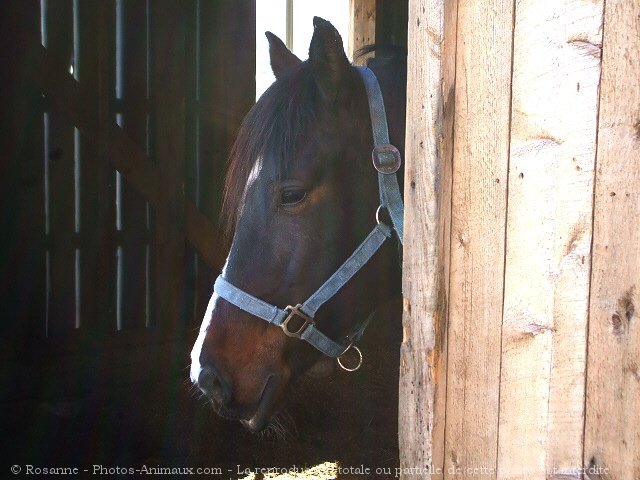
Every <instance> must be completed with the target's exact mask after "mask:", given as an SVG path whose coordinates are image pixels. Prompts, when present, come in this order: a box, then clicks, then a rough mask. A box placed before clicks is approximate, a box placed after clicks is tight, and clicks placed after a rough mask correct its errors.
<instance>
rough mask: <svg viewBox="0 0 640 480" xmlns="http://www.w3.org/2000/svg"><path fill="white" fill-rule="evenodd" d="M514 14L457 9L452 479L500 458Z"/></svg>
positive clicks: (449, 428)
mask: <svg viewBox="0 0 640 480" xmlns="http://www.w3.org/2000/svg"><path fill="white" fill-rule="evenodd" d="M513 8H514V2H513V1H512V0H486V1H482V2H459V4H458V26H457V38H458V41H457V49H456V50H457V54H456V86H455V126H454V142H455V143H454V158H453V187H452V202H451V208H452V211H451V219H452V225H451V251H450V255H451V274H450V286H449V288H450V293H449V331H448V373H447V407H446V408H447V418H446V422H447V425H446V446H445V456H444V457H445V471H446V472H449V477H447V478H454V477H455V478H476V475H475V474H474V472H473V471H471V472H469V471H467V470H466V468H467V467H471V468H487V469H495V467H496V460H497V458H496V453H497V447H498V411H499V380H500V350H501V349H500V334H501V327H502V298H503V295H502V293H503V287H504V277H503V273H504V248H505V246H504V237H505V223H506V207H507V166H508V157H509V116H510V103H511V46H512V36H513ZM409 43H412V42H409ZM434 54H435V52H434ZM451 472H453V473H451ZM481 476H482V477H484V475H481ZM488 478H491V476H488Z"/></svg>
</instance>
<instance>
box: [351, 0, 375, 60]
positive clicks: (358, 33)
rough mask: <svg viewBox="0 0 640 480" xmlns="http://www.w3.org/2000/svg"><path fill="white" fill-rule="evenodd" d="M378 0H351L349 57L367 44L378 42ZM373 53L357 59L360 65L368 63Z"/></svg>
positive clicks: (352, 57) (352, 58) (352, 56)
mask: <svg viewBox="0 0 640 480" xmlns="http://www.w3.org/2000/svg"><path fill="white" fill-rule="evenodd" d="M376 3H377V2H376V0H350V4H349V11H350V15H349V59H351V60H353V61H355V60H356V59H354V56H355V55H356V53H357V52H358V50H360V49H361V48H362V47H364V46H365V45H373V44H374V43H376ZM371 56H372V54H369V55H366V56H364V57H361V58H360V59H358V60H357V61H355V63H356V64H358V65H366V63H367V62H366V60H367V59H368V58H370V57H371Z"/></svg>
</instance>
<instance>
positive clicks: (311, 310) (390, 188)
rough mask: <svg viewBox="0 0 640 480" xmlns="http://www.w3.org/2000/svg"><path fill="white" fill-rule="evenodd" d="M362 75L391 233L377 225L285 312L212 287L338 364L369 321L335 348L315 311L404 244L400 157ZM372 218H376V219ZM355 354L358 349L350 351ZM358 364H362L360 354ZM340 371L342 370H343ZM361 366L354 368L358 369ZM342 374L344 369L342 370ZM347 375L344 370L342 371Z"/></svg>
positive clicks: (220, 283) (230, 288) (378, 96)
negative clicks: (390, 245)
mask: <svg viewBox="0 0 640 480" xmlns="http://www.w3.org/2000/svg"><path fill="white" fill-rule="evenodd" d="M356 68H357V69H358V72H359V73H360V75H361V77H362V79H363V81H364V84H365V88H366V92H367V98H368V100H369V112H370V115H371V124H372V129H373V140H374V150H373V153H372V158H373V164H374V166H375V167H376V170H378V188H379V192H380V207H379V209H378V210H380V208H386V209H387V211H388V212H389V216H390V217H391V221H392V225H393V228H391V227H389V226H387V225H385V224H384V223H382V222H380V221H379V219H378V224H377V225H376V226H375V227H374V228H373V230H372V231H371V233H370V234H369V235H368V236H367V238H365V239H364V241H363V242H362V243H361V244H360V245H359V246H358V248H356V250H355V251H354V252H353V254H352V255H351V256H350V257H349V258H348V259H347V260H346V261H345V262H344V263H343V264H342V265H341V266H340V267H339V268H338V270H336V272H335V273H334V274H333V275H331V277H329V279H328V280H327V281H326V282H324V283H323V284H322V286H321V287H320V288H318V290H316V291H315V293H313V295H311V296H310V297H309V298H308V299H307V300H306V301H305V302H304V303H302V304H297V305H296V306H291V305H290V306H288V307H287V308H285V309H281V308H278V307H276V306H275V305H271V304H270V303H267V302H265V301H263V300H260V299H259V298H256V297H254V296H253V295H251V294H249V293H247V292H245V291H244V290H242V289H240V288H238V287H236V286H235V285H232V284H231V283H229V282H228V281H227V280H225V279H224V278H222V275H220V276H219V277H218V278H217V279H216V283H215V285H214V291H215V293H216V294H217V295H218V296H220V297H221V298H224V299H225V300H226V301H228V302H229V303H232V304H233V305H235V306H236V307H238V308H240V309H241V310H244V311H245V312H247V313H250V314H252V315H254V316H256V317H259V318H261V319H263V320H265V321H267V322H269V323H271V324H273V325H277V326H279V327H280V328H282V330H283V331H284V333H285V334H286V335H288V336H290V337H294V338H298V339H301V340H305V341H307V342H308V343H310V344H311V345H313V346H314V347H315V348H316V349H318V350H319V351H321V352H322V353H324V354H325V355H327V356H329V357H334V358H338V360H339V358H340V357H341V356H342V355H344V354H345V353H346V352H347V350H349V349H350V348H351V347H352V345H353V344H354V343H355V342H357V341H358V340H360V337H362V334H363V333H364V330H365V328H366V327H367V325H368V319H366V320H365V321H363V322H360V323H359V324H358V325H357V326H356V328H355V329H354V330H353V332H352V333H351V334H350V335H347V336H346V337H345V338H344V339H343V340H342V341H341V342H336V341H334V340H332V339H330V338H329V337H327V336H326V335H325V334H323V333H322V332H321V331H320V330H318V328H316V325H315V322H314V317H315V315H316V313H317V311H318V309H319V308H320V307H321V306H322V305H323V304H325V303H326V302H327V301H328V300H330V299H331V298H332V297H333V296H334V295H335V294H336V293H338V291H339V290H340V289H341V288H342V287H343V286H344V285H345V284H346V283H347V282H348V281H349V280H350V279H351V278H352V277H353V276H354V275H355V274H356V273H357V272H358V271H359V270H360V269H361V268H362V267H363V266H364V265H365V264H366V263H367V262H368V261H369V260H370V259H371V257H373V255H374V254H375V253H376V252H377V251H378V249H379V248H380V247H381V246H382V244H383V243H384V242H385V241H386V240H387V239H388V238H391V237H392V236H393V230H395V231H396V234H397V235H398V239H399V240H400V242H401V243H402V240H403V231H404V223H403V215H404V207H403V204H402V196H401V194H400V187H399V185H398V179H397V177H396V171H397V170H398V169H399V168H400V163H401V159H400V153H399V152H398V150H397V149H396V148H395V147H394V146H393V145H390V144H389V130H388V127H387V115H386V112H385V108H384V101H383V99H382V93H381V91H380V86H379V84H378V80H377V78H376V76H375V75H374V73H373V72H372V71H371V70H370V69H369V68H367V67H356ZM377 213H378V212H376V216H377ZM353 348H356V347H353ZM358 354H359V355H360V363H361V362H362V354H361V353H360V351H359V350H358ZM341 366H342V364H341ZM359 366H360V364H358V366H357V367H356V368H354V369H353V370H355V369H357V368H358V367H359ZM343 368H345V367H344V366H343ZM345 369H346V368H345Z"/></svg>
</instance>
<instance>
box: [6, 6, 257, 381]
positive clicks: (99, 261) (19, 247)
mask: <svg viewBox="0 0 640 480" xmlns="http://www.w3.org/2000/svg"><path fill="white" fill-rule="evenodd" d="M2 13H3V15H2V17H3V19H2V26H3V29H2V30H3V37H2V42H3V47H5V48H4V50H3V51H4V52H7V55H4V56H3V59H2V60H1V61H2V71H3V76H2V86H3V88H2V90H3V100H6V103H4V104H3V109H4V108H6V115H5V114H4V113H3V115H2V117H3V124H2V126H3V137H2V146H3V150H4V152H6V155H5V158H6V160H5V161H3V162H2V174H3V175H2V179H1V180H0V181H1V182H2V202H3V212H2V227H3V231H5V232H7V235H6V236H4V237H3V245H2V246H3V248H2V253H1V254H0V259H1V262H0V272H1V281H2V283H1V285H0V287H2V300H3V301H2V304H3V305H4V306H5V307H4V308H5V312H6V315H4V314H3V324H2V333H3V335H2V339H3V346H6V347H7V348H3V349H2V350H3V355H5V356H6V358H7V360H8V362H10V363H7V364H6V365H9V366H8V367H7V373H8V374H9V375H15V376H16V378H18V377H25V376H26V377H28V378H30V379H31V378H36V377H37V376H38V375H31V374H30V375H25V368H31V367H34V368H35V369H36V370H37V369H38V364H40V365H41V366H42V367H43V368H47V367H49V366H51V365H53V364H55V363H56V362H53V361H52V359H53V358H59V355H58V354H59V353H61V352H67V353H74V355H76V354H77V355H79V356H78V357H74V358H76V360H75V361H73V362H71V364H74V362H75V364H76V365H77V367H78V369H79V370H85V371H86V370H89V367H90V366H91V365H92V364H89V365H88V364H87V363H86V362H87V357H89V358H90V359H95V358H101V359H99V360H90V361H94V362H98V363H101V364H103V365H106V366H109V365H110V362H111V360H110V359H111V358H112V357H114V358H115V357H117V356H118V355H115V354H111V353H106V352H108V351H110V349H112V348H113V347H114V346H122V347H123V348H125V350H126V349H130V350H135V349H136V348H138V347H140V346H144V347H150V346H153V345H156V346H158V347H157V348H156V347H153V348H155V349H156V353H154V354H152V357H153V355H156V354H158V355H159V353H158V352H161V351H163V347H161V345H164V344H167V343H172V342H173V341H174V339H175V338H181V337H183V336H184V335H185V334H186V332H187V330H188V328H190V326H192V325H197V324H199V322H200V320H201V316H202V314H203V312H204V308H205V306H206V302H207V300H208V296H209V294H210V292H211V288H212V287H211V285H212V280H213V274H212V272H213V271H218V269H219V268H220V266H221V264H222V261H223V259H224V257H225V256H226V246H225V244H224V241H223V239H222V237H221V235H220V233H218V230H217V226H216V223H217V218H218V214H219V207H220V197H221V190H222V188H221V186H222V182H223V177H224V170H225V162H226V157H227V153H228V151H229V149H230V145H231V142H232V141H233V138H234V136H235V132H236V131H237V129H238V127H239V125H240V122H241V121H242V118H243V117H244V115H245V114H246V112H247V111H248V110H249V108H250V107H251V105H252V104H253V96H254V92H255V80H254V78H255V46H254V45H255V1H253V0H247V1H242V2H237V1H231V0H229V1H216V2H206V1H203V0H181V1H156V0H154V1H151V0H24V1H23V0H20V1H17V0H16V1H10V2H4V3H3V6H2ZM5 106H6V107H5ZM3 111H4V110H3ZM132 345H133V347H131V348H130V346H132ZM164 351H166V349H165V350H164ZM26 352H29V356H28V357H27V358H28V359H29V362H27V363H30V365H28V366H25V361H24V358H25V353H26ZM96 352H98V354H96ZM99 352H103V353H104V357H100V353H99ZM120 356H121V357H123V360H122V364H123V366H126V363H127V360H126V358H124V357H126V355H124V356H123V355H120ZM160 356H161V355H160ZM165 357H166V355H165ZM153 358H155V357H153ZM108 359H109V360H108ZM141 363H144V361H143V362H141ZM68 366H69V362H67V363H66V364H65V367H64V368H63V367H61V369H60V371H61V372H63V371H65V368H67V367H68ZM94 366H95V365H94ZM145 368H159V367H150V366H149V365H140V369H141V370H144V369H145ZM48 375H49V376H50V373H49V374H48ZM132 375H134V376H135V375H136V374H135V373H133V374H132ZM68 376H70V375H62V377H68ZM71 376H72V375H71ZM45 377H46V375H45ZM24 383H25V382H22V381H21V382H16V384H17V385H24ZM27 383H28V382H27ZM62 383H64V379H63V380H62ZM63 390H64V389H63Z"/></svg>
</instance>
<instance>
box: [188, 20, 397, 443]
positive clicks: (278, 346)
mask: <svg viewBox="0 0 640 480" xmlns="http://www.w3.org/2000/svg"><path fill="white" fill-rule="evenodd" d="M267 38H268V40H269V44H270V57H271V66H272V69H273V72H274V74H275V76H276V81H275V82H274V83H273V85H271V87H270V88H269V89H268V90H267V91H266V92H265V93H264V94H263V95H262V97H261V98H260V99H259V100H258V102H257V103H256V104H255V105H254V107H253V108H252V109H251V111H250V112H249V113H248V115H247V117H246V118H245V120H244V122H243V124H242V127H241V129H240V132H239V134H238V137H237V139H236V142H235V145H234V148H233V150H232V152H231V157H230V161H229V168H228V173H227V178H226V185H225V198H224V206H223V219H224V221H225V223H226V225H227V227H228V229H229V231H230V232H233V240H232V243H231V248H230V252H229V256H228V258H227V260H226V263H225V266H224V269H223V272H222V275H221V278H223V279H224V282H226V283H228V284H229V285H232V286H233V287H232V288H234V289H235V290H233V291H232V292H231V294H229V295H226V296H225V295H222V294H219V292H218V293H216V292H214V293H213V295H212V296H211V299H210V301H209V305H208V308H207V311H206V314H205V317H204V320H203V323H202V327H201V329H200V334H199V336H198V339H197V341H196V343H195V345H194V348H193V351H192V353H191V358H192V365H191V378H192V381H194V382H195V383H197V384H198V386H199V387H200V389H201V390H202V391H203V392H204V393H205V394H206V395H207V397H208V398H209V399H210V400H211V402H212V404H213V406H214V408H215V409H216V411H217V412H218V413H219V414H220V415H222V416H224V417H227V418H232V419H237V420H240V421H242V423H243V424H244V425H245V426H247V427H248V428H249V429H251V430H254V431H257V430H261V429H262V428H264V427H265V426H266V425H267V424H268V423H269V421H270V420H271V418H272V417H273V416H274V415H275V414H276V413H277V412H278V410H279V409H280V408H281V407H282V405H283V404H284V402H285V399H286V397H287V395H288V392H289V390H290V388H291V386H292V385H293V384H294V383H295V381H296V379H297V378H299V377H300V375H302V374H303V373H305V372H307V371H309V370H310V369H312V367H313V366H314V365H317V364H318V363H319V362H323V361H324V360H325V359H326V358H327V357H325V356H324V355H323V354H322V353H321V352H320V351H319V350H318V349H317V348H314V346H312V345H311V344H309V343H308V342H305V341H301V340H300V338H296V335H292V336H289V335H285V334H284V333H283V328H280V327H279V326H277V325H274V324H272V323H269V322H265V321H264V319H263V318H258V317H257V316H256V315H255V314H253V313H251V309H250V308H249V309H248V308H240V307H239V306H238V305H237V304H236V303H237V302H236V303H234V302H233V301H230V300H229V299H230V298H232V297H233V295H235V294H236V293H237V294H238V295H240V296H242V295H243V292H246V294H247V295H249V296H250V297H251V298H253V299H259V300H247V301H248V302H249V303H251V302H254V303H255V302H258V303H260V302H264V303H265V304H266V305H268V306H278V307H279V308H280V309H283V308H284V307H285V306H287V305H296V304H299V303H302V302H303V301H304V300H305V299H307V298H309V297H310V295H312V294H313V293H314V292H315V291H316V290H317V289H318V287H319V286H320V285H322V284H323V283H324V282H325V281H326V280H327V279H328V278H330V277H331V276H332V275H333V274H334V272H336V270H337V269H338V268H339V267H340V266H341V265H342V264H343V262H345V260H346V259H348V258H349V257H350V256H351V255H352V253H353V252H354V250H355V249H357V248H358V246H359V245H360V244H361V242H362V241H363V239H365V237H367V235H368V234H369V232H370V231H372V229H374V227H375V225H376V218H375V217H376V215H375V213H376V209H377V207H378V205H379V198H378V177H377V172H376V170H375V169H374V168H373V166H372V162H371V152H372V149H373V148H374V143H373V136H372V127H371V120H370V113H369V105H368V99H367V93H366V91H365V86H364V83H363V80H362V78H361V76H360V75H359V73H358V71H357V70H356V68H354V67H352V66H351V65H350V64H349V61H348V60H347V57H346V55H345V53H344V49H343V45H342V39H341V38H340V35H339V34H338V32H337V31H336V29H335V28H334V27H333V26H332V25H331V24H330V23H329V22H327V21H325V20H322V19H320V18H317V17H316V18H314V33H313V38H312V40H311V44H310V48H309V59H308V60H307V61H304V62H303V61H300V60H299V59H298V58H297V57H296V56H295V55H294V54H293V53H291V52H290V51H289V50H288V49H287V48H286V47H285V45H284V44H283V43H282V41H281V40H280V39H278V38H277V37H276V36H274V35H273V34H271V33H267ZM372 68H373V67H372ZM377 73H379V74H378V76H379V77H380V75H381V74H383V73H384V72H377ZM402 75H403V72H388V73H387V77H389V78H390V79H391V80H390V81H388V82H382V81H381V85H382V87H383V93H384V96H385V103H387V110H388V112H390V115H389V117H390V119H389V123H390V127H391V129H390V131H391V141H392V142H394V143H395V144H396V145H397V146H398V147H400V149H401V150H402V145H403V140H404V139H403V136H404V109H403V105H404V96H403V95H404V92H394V91H392V90H394V88H392V86H393V85H396V86H397V85H404V81H405V79H404V78H401V79H400V80H399V81H395V80H394V78H397V77H402ZM383 76H384V75H383ZM385 84H387V85H388V87H386V88H385ZM395 104H398V105H402V106H398V107H396V106H394V105H395ZM392 116H393V117H394V118H391V117H392ZM394 137H395V138H394ZM220 281H221V282H222V280H220ZM217 288H218V283H216V289H217ZM398 290H399V275H398V252H397V248H396V246H395V245H394V242H386V243H385V244H384V245H383V246H382V248H380V250H379V251H378V252H377V253H376V254H375V255H373V257H372V259H371V260H370V261H368V262H367V263H366V264H365V265H364V266H363V267H362V268H361V269H359V270H358V271H357V273H355V275H354V276H353V278H351V279H350V280H349V281H348V282H346V283H345V284H344V286H341V288H340V289H339V291H337V293H335V295H333V296H332V297H331V298H330V299H328V300H327V301H326V302H324V303H323V304H322V306H321V307H320V308H319V309H318V311H317V313H315V315H314V318H313V320H312V322H313V327H314V328H316V329H317V331H318V332H322V335H323V336H325V337H327V338H328V339H331V341H333V342H334V343H338V344H340V342H342V341H343V339H344V338H345V337H346V336H348V335H350V334H351V333H352V332H353V331H354V329H356V328H357V326H358V325H362V321H363V319H366V318H367V317H368V316H369V315H370V313H371V312H372V311H374V310H375V309H376V307H377V306H378V305H380V304H381V303H383V302H384V301H385V300H387V299H389V298H390V297H391V296H392V295H394V294H396V293H397V292H398ZM273 308H274V309H275V308H276V307H273ZM247 309H248V310H249V311H247ZM287 311H289V312H290V311H291V310H287ZM280 320H282V319H280ZM294 320H295V321H297V322H302V323H303V324H304V323H305V322H306V320H304V318H302V320H301V319H300V318H295V319H294ZM306 326H308V325H306V324H304V327H305V328H306ZM288 329H289V330H290V331H294V332H297V331H298V329H300V330H301V329H302V327H301V326H300V324H298V326H296V327H292V326H289V327H288ZM285 330H286V328H285ZM298 337H299V335H298Z"/></svg>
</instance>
